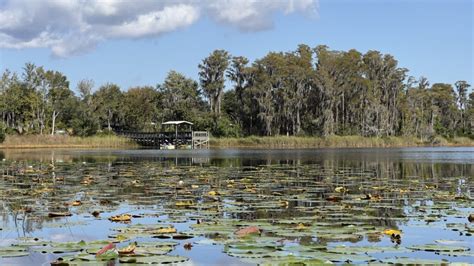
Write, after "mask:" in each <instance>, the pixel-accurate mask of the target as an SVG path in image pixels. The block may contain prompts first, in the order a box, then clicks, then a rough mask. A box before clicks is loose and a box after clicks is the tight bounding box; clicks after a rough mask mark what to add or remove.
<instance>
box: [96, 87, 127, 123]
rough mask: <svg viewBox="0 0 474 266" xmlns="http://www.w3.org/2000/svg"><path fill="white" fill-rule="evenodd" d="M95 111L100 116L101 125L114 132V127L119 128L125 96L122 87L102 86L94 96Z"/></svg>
mask: <svg viewBox="0 0 474 266" xmlns="http://www.w3.org/2000/svg"><path fill="white" fill-rule="evenodd" d="M92 97H93V104H94V110H95V112H97V114H98V116H99V121H100V125H101V126H102V125H104V123H105V124H106V125H107V130H108V131H109V132H110V131H112V125H114V126H119V125H120V123H119V122H120V119H121V118H122V117H121V116H122V101H123V95H122V91H120V87H119V86H117V85H115V84H112V83H107V84H105V85H102V86H101V87H100V88H99V90H98V91H96V92H95V93H94V94H93V96H92Z"/></svg>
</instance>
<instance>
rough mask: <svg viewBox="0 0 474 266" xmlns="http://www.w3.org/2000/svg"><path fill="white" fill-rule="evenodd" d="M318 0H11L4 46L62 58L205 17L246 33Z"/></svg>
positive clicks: (4, 18) (2, 26) (2, 10)
mask: <svg viewBox="0 0 474 266" xmlns="http://www.w3.org/2000/svg"><path fill="white" fill-rule="evenodd" d="M317 1H318V0H202V1H198V0H161V1H160V0H141V1H135V0H97V1H93V0H43V1H31V0H5V1H3V2H0V48H18V49H23V48H34V47H46V48H50V49H51V51H52V54H53V55H54V56H58V57H67V56H71V55H77V54H81V53H85V52H88V51H91V50H93V49H94V48H95V47H96V45H97V44H98V43H99V42H101V41H104V40H108V39H125V38H128V39H136V38H145V37H158V36H160V35H162V34H165V33H167V32H172V31H175V30H178V29H181V28H185V27H188V26H190V25H192V24H193V23H195V22H196V21H198V20H199V18H200V17H202V16H203V15H205V16H209V17H210V18H212V19H213V20H214V21H216V22H217V23H222V24H225V25H229V26H232V27H236V28H238V29H239V30H242V31H259V30H264V29H268V28H270V27H272V25H273V15H274V14H275V13H277V12H281V13H283V14H289V13H295V12H298V13H305V14H316V9H317V7H318V2H317Z"/></svg>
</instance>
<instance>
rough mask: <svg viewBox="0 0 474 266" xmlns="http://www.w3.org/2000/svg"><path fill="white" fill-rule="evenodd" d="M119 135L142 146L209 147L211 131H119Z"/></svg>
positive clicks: (161, 147) (164, 147)
mask: <svg viewBox="0 0 474 266" xmlns="http://www.w3.org/2000/svg"><path fill="white" fill-rule="evenodd" d="M116 134H117V135H119V136H123V137H126V138H129V139H131V140H133V141H135V142H136V143H138V144H140V145H142V146H148V147H157V148H159V149H166V148H169V147H174V148H176V149H208V148H209V132H207V131H186V132H178V133H177V134H176V132H136V131H119V132H116Z"/></svg>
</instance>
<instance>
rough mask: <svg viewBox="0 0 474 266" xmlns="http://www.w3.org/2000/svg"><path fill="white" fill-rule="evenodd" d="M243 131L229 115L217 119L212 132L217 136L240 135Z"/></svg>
mask: <svg viewBox="0 0 474 266" xmlns="http://www.w3.org/2000/svg"><path fill="white" fill-rule="evenodd" d="M241 131H242V130H241V129H240V127H239V125H236V124H235V123H233V122H232V121H231V120H230V119H228V118H227V117H221V118H220V119H217V120H216V122H215V124H214V127H213V128H212V130H211V133H212V135H213V136H216V137H240V136H241Z"/></svg>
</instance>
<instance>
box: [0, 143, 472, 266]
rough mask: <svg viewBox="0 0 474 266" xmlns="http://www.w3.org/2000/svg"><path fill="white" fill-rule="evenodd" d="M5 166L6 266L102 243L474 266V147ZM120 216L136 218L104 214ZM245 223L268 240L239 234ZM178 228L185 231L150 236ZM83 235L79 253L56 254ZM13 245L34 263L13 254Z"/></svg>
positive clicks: (127, 154)
mask: <svg viewBox="0 0 474 266" xmlns="http://www.w3.org/2000/svg"><path fill="white" fill-rule="evenodd" d="M0 158H1V159H3V161H2V162H0V171H2V173H3V176H2V178H1V179H0V227H1V229H2V230H1V231H0V265H37V264H43V265H49V264H50V263H51V261H54V260H56V259H57V258H59V257H65V258H68V259H70V258H72V257H74V256H76V259H75V260H72V262H70V263H71V265H74V263H78V259H77V258H80V256H82V255H79V257H77V256H78V255H77V254H83V255H84V256H85V255H86V254H88V253H89V254H94V253H95V252H93V251H91V249H93V248H92V247H94V248H96V249H97V247H100V246H101V245H103V244H98V243H96V242H94V241H97V240H104V241H116V242H118V244H117V245H118V246H119V247H124V246H127V245H128V244H129V243H131V242H133V241H137V242H138V244H139V245H140V243H147V244H149V243H155V242H165V241H167V242H170V241H172V242H175V243H174V244H173V245H174V246H173V247H172V248H169V250H167V252H164V253H168V255H179V256H181V257H178V259H176V262H177V261H180V259H182V260H181V262H180V263H183V264H186V265H222V264H228V265H242V264H250V265H254V264H257V263H263V262H269V263H272V262H273V263H276V262H278V261H285V260H286V262H287V261H288V258H291V259H292V260H310V259H321V260H322V261H332V262H334V263H338V264H340V263H343V262H345V261H349V262H352V263H368V262H376V263H380V262H386V263H388V262H394V261H398V262H407V263H408V262H410V259H424V260H433V261H437V262H443V261H447V262H467V263H473V262H474V261H473V258H474V253H473V251H472V249H473V248H474V245H473V243H474V241H473V239H474V238H473V236H472V234H473V233H474V223H469V221H468V220H467V217H468V216H469V214H470V213H474V204H473V200H472V199H473V197H474V148H463V147H460V148H402V149H317V150H312V149H311V150H309V149H301V150H234V149H224V150H195V151H189V150H182V151H157V150H4V151H0ZM75 200H80V201H81V205H80V206H71V202H73V201H75ZM68 204H69V205H68ZM94 210H95V211H98V212H100V215H99V216H98V217H94V216H93V215H91V213H92V211H94ZM52 212H70V213H71V214H72V216H68V217H59V218H50V217H48V215H49V214H50V213H52ZM124 213H127V214H132V215H134V217H133V218H132V220H131V222H130V223H114V222H111V221H109V220H108V218H109V217H111V216H112V215H117V214H124ZM144 225H146V226H144ZM249 226H256V227H257V228H259V229H260V230H261V234H260V235H253V236H248V237H243V238H242V237H239V236H237V235H236V234H235V232H236V231H237V230H239V229H242V228H246V227H249ZM169 227H174V228H175V229H176V231H177V232H176V233H169V234H157V233H156V232H152V231H150V230H151V229H152V228H154V229H156V228H169ZM386 229H393V230H400V231H401V239H400V240H398V239H396V238H393V237H390V236H389V235H387V234H385V233H384V230H386ZM118 235H121V236H120V237H123V238H124V239H120V237H118ZM34 238H37V239H38V240H32V239H34ZM182 238H186V239H182ZM81 240H84V241H86V244H85V247H84V248H81V250H72V249H69V250H68V249H65V248H64V246H58V243H61V242H78V241H81ZM35 241H39V242H41V243H40V244H41V245H40V246H35V244H34V242H35ZM39 242H38V243H39ZM185 243H191V244H192V245H193V247H192V248H191V249H190V250H188V249H185V248H184V244H185ZM11 245H20V248H19V249H18V250H16V251H15V252H18V255H25V254H22V253H21V252H23V253H28V255H26V256H15V257H9V256H8V255H5V254H8V253H9V252H10V253H11V254H13V252H11V250H8V248H5V247H10V246H11ZM427 245H428V246H427ZM1 247H3V248H4V250H3V251H2V249H1ZM16 247H18V246H16ZM87 247H89V250H87ZM355 247H358V248H360V249H357V248H355ZM61 248H63V250H61ZM351 248H352V249H351ZM168 251H169V252H168ZM2 252H3V253H2ZM2 254H3V255H4V256H5V257H3V258H2ZM143 254H144V256H148V257H151V258H152V259H153V258H158V257H159V256H158V255H156V254H155V255H150V253H147V252H146V251H144V253H143ZM160 256H163V255H160ZM84 258H86V259H92V260H93V261H92V262H91V261H86V260H84V261H81V263H92V264H95V263H98V262H97V261H94V256H92V258H91V257H84ZM167 258H168V259H169V258H171V261H172V258H174V257H169V256H168V257H167ZM182 261H185V262H182ZM420 262H421V261H420ZM425 262H426V261H425ZM102 263H103V264H108V265H114V264H116V265H118V264H122V263H120V262H119V259H115V260H113V261H111V262H102ZM92 264H91V265H92ZM81 265H82V264H81Z"/></svg>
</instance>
